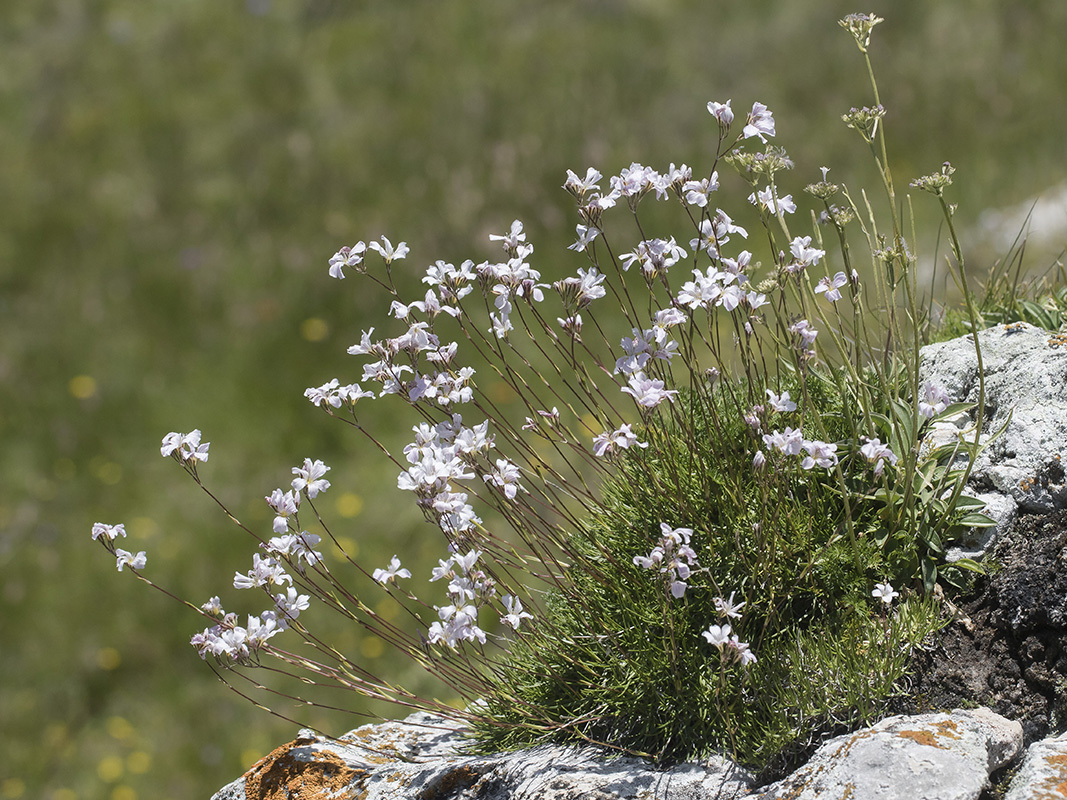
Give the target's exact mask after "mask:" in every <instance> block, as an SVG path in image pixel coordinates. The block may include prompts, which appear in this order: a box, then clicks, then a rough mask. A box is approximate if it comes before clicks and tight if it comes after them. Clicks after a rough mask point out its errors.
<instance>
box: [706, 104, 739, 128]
mask: <svg viewBox="0 0 1067 800" xmlns="http://www.w3.org/2000/svg"><path fill="white" fill-rule="evenodd" d="M730 103H731V101H730V100H727V101H726V102H725V103H716V102H715V101H714V100H713V101H711V102H710V103H708V113H709V114H711V116H713V117H715V119H716V120H718V122H719V127H721V128H729V127H730V125H731V124H732V123H733V121H734V112H733V111H732V110H731V109H730Z"/></svg>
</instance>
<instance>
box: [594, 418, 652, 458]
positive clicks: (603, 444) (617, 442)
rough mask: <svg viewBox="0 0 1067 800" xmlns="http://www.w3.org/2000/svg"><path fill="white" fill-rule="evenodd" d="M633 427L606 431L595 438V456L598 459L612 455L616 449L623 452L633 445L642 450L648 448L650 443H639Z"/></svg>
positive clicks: (621, 426)
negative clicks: (620, 449) (618, 448)
mask: <svg viewBox="0 0 1067 800" xmlns="http://www.w3.org/2000/svg"><path fill="white" fill-rule="evenodd" d="M631 428H632V426H631V425H628V424H627V425H620V426H619V429H618V430H615V431H604V432H603V433H601V434H600V435H598V436H595V437H593V455H595V456H596V457H597V458H602V457H603V456H606V455H610V454H611V453H612V452H613V451H614V450H615V448H616V447H620V448H622V449H623V450H626V449H628V448H630V447H631V446H633V445H636V446H637V447H640V448H642V449H644V448H646V447H648V442H639V441H637V434H636V433H634V432H633V430H631Z"/></svg>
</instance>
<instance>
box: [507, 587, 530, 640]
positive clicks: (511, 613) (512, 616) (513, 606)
mask: <svg viewBox="0 0 1067 800" xmlns="http://www.w3.org/2000/svg"><path fill="white" fill-rule="evenodd" d="M501 599H502V600H503V601H504V608H505V609H506V610H507V612H508V613H507V614H505V615H504V616H502V617H501V618H500V621H501V622H503V623H505V624H506V625H510V626H511V629H512V630H515V631H517V630H518V629H519V626H520V625H521V624H522V621H523V620H524V619H533V614H528V613H527V612H525V611H523V608H522V601H521V600H519V598H517V597H512V596H511V595H510V594H506V595H504V597H503V598H501Z"/></svg>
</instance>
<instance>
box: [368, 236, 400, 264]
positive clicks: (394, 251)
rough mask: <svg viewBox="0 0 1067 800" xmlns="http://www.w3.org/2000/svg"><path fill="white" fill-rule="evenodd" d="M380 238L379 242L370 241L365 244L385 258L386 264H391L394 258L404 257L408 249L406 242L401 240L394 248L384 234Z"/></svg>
mask: <svg viewBox="0 0 1067 800" xmlns="http://www.w3.org/2000/svg"><path fill="white" fill-rule="evenodd" d="M381 240H382V243H381V244H378V243H377V242H371V243H370V244H369V245H367V246H368V247H369V248H370V249H371V250H375V251H377V252H378V253H379V254H380V255H381V257H382V258H384V259H385V263H386V264H392V263H393V262H394V261H395V260H397V259H399V258H404V257H406V256H407V254H408V252H409V251H410V248H409V247H408V245H407V242H401V243H400V244H398V245H397V246H396V247H395V248H394V247H393V243H392V242H390V241H389V240H388V239H386V238H385V237H384V236H382V237H381Z"/></svg>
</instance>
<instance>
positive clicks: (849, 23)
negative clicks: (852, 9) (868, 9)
mask: <svg viewBox="0 0 1067 800" xmlns="http://www.w3.org/2000/svg"><path fill="white" fill-rule="evenodd" d="M879 22H885V20H884V19H882V18H881V17H876V16H875V15H874V14H849V15H848V16H847V17H845V18H844V19H842V20H839V21H838V24H839V25H840V26H841V27H842V28H844V29H845V30H846V31H848V32H849V33H851V34H852V38H853V39H855V40H856V46H857V47H859V49H860V52H861V53H866V52H867V48H868V47H870V45H871V31H872V30H873V29H874V26H875V25H877V24H878V23H879Z"/></svg>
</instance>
